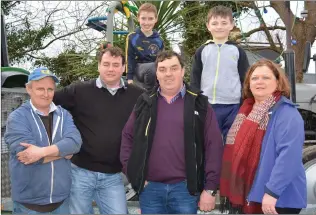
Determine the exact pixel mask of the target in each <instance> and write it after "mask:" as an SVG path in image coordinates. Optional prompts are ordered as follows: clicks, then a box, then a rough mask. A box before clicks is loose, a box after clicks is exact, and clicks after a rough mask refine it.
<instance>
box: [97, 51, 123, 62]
mask: <svg viewBox="0 0 316 215" xmlns="http://www.w3.org/2000/svg"><path fill="white" fill-rule="evenodd" d="M107 52H109V53H110V55H111V56H113V57H121V58H122V65H125V57H124V53H123V51H122V49H121V48H119V47H115V46H111V47H108V48H106V49H101V50H100V51H99V53H98V56H97V58H98V63H101V60H102V57H103V55H104V54H105V53H107Z"/></svg>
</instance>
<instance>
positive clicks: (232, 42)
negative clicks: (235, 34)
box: [204, 40, 237, 45]
mask: <svg viewBox="0 0 316 215" xmlns="http://www.w3.org/2000/svg"><path fill="white" fill-rule="evenodd" d="M207 44H215V42H214V40H207V41H206V42H205V43H204V45H207ZM225 44H233V45H237V43H236V42H234V41H229V40H228V41H226V42H225Z"/></svg>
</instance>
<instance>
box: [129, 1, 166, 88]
mask: <svg viewBox="0 0 316 215" xmlns="http://www.w3.org/2000/svg"><path fill="white" fill-rule="evenodd" d="M137 19H138V22H139V25H140V28H137V29H136V31H135V32H132V33H130V34H129V35H128V36H127V38H126V73H127V82H128V83H129V84H131V83H133V82H134V81H135V83H136V84H138V85H140V86H141V87H143V88H145V89H147V90H150V89H151V88H152V87H154V85H155V83H156V66H155V60H156V57H157V53H158V52H159V51H161V50H162V49H163V48H164V44H163V40H162V38H161V37H160V35H159V33H158V32H157V31H155V30H153V28H154V26H155V24H156V23H157V9H156V7H155V6H154V5H153V4H151V3H145V4H142V5H141V6H140V8H139V10H138V15H137Z"/></svg>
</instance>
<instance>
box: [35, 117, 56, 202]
mask: <svg viewBox="0 0 316 215" xmlns="http://www.w3.org/2000/svg"><path fill="white" fill-rule="evenodd" d="M38 117H39V116H38ZM39 118H40V117H39ZM40 121H41V123H42V125H43V127H44V129H45V126H44V123H43V122H42V120H41V119H40ZM53 124H54V123H53ZM45 133H46V137H47V140H48V143H49V146H51V145H52V144H51V142H50V140H49V138H48V134H47V131H46V129H45ZM50 166H51V173H52V177H51V179H50V195H49V202H50V203H53V187H54V161H51V162H50Z"/></svg>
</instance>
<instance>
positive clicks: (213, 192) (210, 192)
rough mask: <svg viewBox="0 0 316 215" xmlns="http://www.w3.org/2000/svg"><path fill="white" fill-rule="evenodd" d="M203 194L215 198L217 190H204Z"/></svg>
mask: <svg viewBox="0 0 316 215" xmlns="http://www.w3.org/2000/svg"><path fill="white" fill-rule="evenodd" d="M205 192H207V193H208V194H210V195H211V196H215V195H216V193H217V190H205Z"/></svg>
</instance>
